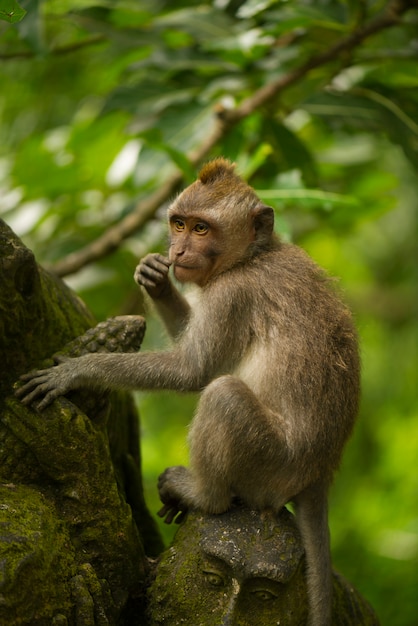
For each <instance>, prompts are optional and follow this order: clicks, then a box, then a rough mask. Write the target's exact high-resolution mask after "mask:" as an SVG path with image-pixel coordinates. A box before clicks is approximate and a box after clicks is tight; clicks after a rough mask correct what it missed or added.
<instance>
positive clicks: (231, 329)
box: [16, 279, 250, 409]
mask: <svg viewBox="0 0 418 626" xmlns="http://www.w3.org/2000/svg"><path fill="white" fill-rule="evenodd" d="M221 283H222V280H221V279H219V280H218V281H217V286H218V285H219V288H218V287H217V286H215V288H214V289H211V290H208V292H206V294H205V299H206V301H205V302H203V303H200V305H199V306H198V307H197V310H196V309H195V310H194V312H193V314H192V315H191V318H190V323H189V325H188V326H187V328H186V330H185V332H184V333H183V334H182V335H181V337H180V340H179V341H178V343H177V344H176V345H175V346H174V348H173V349H172V350H170V351H165V352H143V353H132V354H127V353H124V354H88V355H86V356H82V357H79V358H77V359H65V360H63V361H61V362H60V363H59V364H58V365H56V366H55V367H52V368H49V369H44V370H38V371H33V372H29V373H28V374H25V375H24V376H23V377H22V378H21V380H22V381H23V382H24V383H25V384H24V385H23V386H22V387H21V388H20V389H18V390H17V392H16V395H17V397H19V398H21V399H22V401H23V402H24V403H25V404H31V403H32V402H34V401H35V400H39V399H41V398H43V399H42V400H41V402H40V403H39V405H38V408H39V409H43V408H45V407H46V406H48V405H49V404H50V403H51V402H52V401H53V400H55V398H57V397H59V396H62V395H65V394H66V393H67V392H68V391H71V390H74V389H79V388H81V387H86V388H98V389H173V390H176V391H200V390H201V389H203V388H204V387H205V386H206V385H207V384H208V383H209V382H210V381H211V380H213V378H215V377H216V376H217V375H219V374H222V373H228V372H230V371H231V369H232V368H233V367H234V365H235V364H236V363H237V362H238V360H239V359H240V357H241V356H242V353H243V351H245V350H246V347H247V345H248V342H249V341H250V328H249V324H248V323H247V321H246V320H247V315H246V312H245V308H246V305H245V284H244V289H242V288H241V287H239V286H238V285H236V284H232V285H230V288H229V292H230V295H231V299H227V298H225V296H224V293H225V288H224V286H222V284H221ZM237 291H239V292H240V293H236V292H237ZM234 292H235V293H234ZM237 319H239V320H240V326H242V331H240V332H237V330H236V320H237Z"/></svg>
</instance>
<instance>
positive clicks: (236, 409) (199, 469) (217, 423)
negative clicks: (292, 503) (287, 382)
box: [189, 376, 294, 513]
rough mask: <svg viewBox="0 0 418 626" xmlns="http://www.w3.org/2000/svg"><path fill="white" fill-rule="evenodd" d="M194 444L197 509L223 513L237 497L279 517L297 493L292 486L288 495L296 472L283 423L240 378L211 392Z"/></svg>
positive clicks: (227, 379)
mask: <svg viewBox="0 0 418 626" xmlns="http://www.w3.org/2000/svg"><path fill="white" fill-rule="evenodd" d="M189 441H190V476H189V480H190V482H191V484H192V487H191V491H192V492H193V499H194V505H195V506H196V507H197V508H201V509H202V510H203V511H205V512H207V513H222V512H224V511H225V510H227V509H228V508H229V507H230V505H231V500H232V498H233V496H238V497H239V498H241V499H242V500H243V501H244V502H245V503H246V504H247V505H248V506H250V507H253V508H256V509H263V508H273V509H274V510H276V511H277V510H279V509H280V508H281V507H282V506H283V505H284V504H285V502H286V501H287V499H289V497H290V496H291V495H292V493H294V491H292V490H293V488H294V486H293V485H290V491H289V494H287V488H288V486H289V485H288V482H289V480H290V481H292V480H293V478H286V475H287V476H289V475H291V474H293V472H289V471H287V468H289V461H288V456H289V455H288V451H287V448H286V438H285V432H284V424H283V422H282V419H281V418H280V416H279V415H277V414H275V413H273V412H272V411H270V410H269V409H267V408H266V407H264V406H263V405H262V404H261V403H260V401H259V400H258V398H257V397H256V396H255V395H254V393H253V392H252V391H251V390H250V389H249V388H248V386H247V385H246V384H245V383H244V382H243V381H242V380H240V379H239V378H236V377H233V376H222V377H220V378H217V379H215V380H214V381H213V382H212V383H211V384H210V385H208V386H207V387H206V389H205V390H204V392H203V393H202V396H201V399H200V403H199V406H198V409H197V412H196V415H195V417H194V420H193V422H192V425H191V428H190V434H189ZM281 471H283V476H281V477H280V472H281ZM282 479H283V480H282ZM282 487H283V489H284V490H285V491H286V493H283V490H282Z"/></svg>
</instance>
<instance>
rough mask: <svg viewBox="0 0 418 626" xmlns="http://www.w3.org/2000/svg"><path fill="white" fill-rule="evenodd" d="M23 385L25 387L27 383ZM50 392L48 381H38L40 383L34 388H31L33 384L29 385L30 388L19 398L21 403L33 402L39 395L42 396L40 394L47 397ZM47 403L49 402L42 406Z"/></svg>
mask: <svg viewBox="0 0 418 626" xmlns="http://www.w3.org/2000/svg"><path fill="white" fill-rule="evenodd" d="M25 387H27V385H25ZM50 392H51V388H50V385H49V384H48V383H40V384H37V386H36V387H35V388H33V385H31V386H30V388H28V389H26V390H25V393H24V394H23V395H21V396H20V397H19V398H20V400H21V401H22V403H23V404H26V405H28V404H32V403H33V402H35V400H37V399H38V398H39V397H42V396H45V398H46V397H48V395H49V393H50ZM45 398H44V399H45ZM42 403H43V401H42ZM48 404H49V403H47V404H45V405H44V406H47V405H48Z"/></svg>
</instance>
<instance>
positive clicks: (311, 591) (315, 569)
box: [294, 482, 332, 626]
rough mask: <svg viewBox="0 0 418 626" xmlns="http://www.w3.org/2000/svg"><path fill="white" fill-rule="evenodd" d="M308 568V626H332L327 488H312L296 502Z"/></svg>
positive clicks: (304, 492) (322, 485)
mask: <svg viewBox="0 0 418 626" xmlns="http://www.w3.org/2000/svg"><path fill="white" fill-rule="evenodd" d="M294 502H295V507H296V520H297V523H298V526H299V530H300V532H301V535H302V542H303V545H304V548H305V554H306V564H307V587H308V598H309V609H310V610H309V622H308V624H309V626H330V624H331V614H332V564H331V552H330V537H329V529H328V484H327V483H326V482H324V483H317V484H313V485H311V486H309V487H308V488H306V489H305V490H304V491H302V492H301V493H300V494H298V496H297V497H296V498H294Z"/></svg>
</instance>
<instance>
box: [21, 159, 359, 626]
mask: <svg viewBox="0 0 418 626" xmlns="http://www.w3.org/2000/svg"><path fill="white" fill-rule="evenodd" d="M168 216H169V222H170V230H171V241H170V250H169V259H166V258H165V257H163V256H161V255H148V256H147V257H146V258H145V259H143V260H142V261H141V263H140V264H139V266H138V268H137V270H136V274H135V278H136V280H137V282H138V283H139V284H141V285H143V286H144V287H145V288H146V290H147V291H148V293H149V294H150V295H151V297H152V298H153V299H154V301H155V303H156V305H157V308H158V310H159V312H160V314H161V315H162V317H163V319H164V320H165V322H166V325H167V328H168V330H169V332H170V333H171V335H172V336H173V337H174V338H175V345H174V347H173V349H172V350H169V351H166V352H161V353H141V354H134V355H89V356H87V357H82V358H80V359H78V361H77V362H74V361H71V362H70V363H69V364H68V363H64V364H62V365H60V366H58V367H56V368H53V369H52V370H45V371H40V372H37V373H32V374H31V375H29V376H27V377H26V380H27V381H29V382H27V384H26V385H25V387H24V388H23V390H22V391H21V392H20V395H21V396H23V397H25V401H26V402H31V401H33V400H34V399H35V398H37V397H39V396H45V397H44V400H43V401H42V402H41V407H43V406H46V405H47V404H48V403H49V402H51V401H52V400H53V399H54V398H55V397H57V396H58V395H60V394H62V393H65V392H66V391H68V390H69V389H73V388H74V387H78V386H83V385H86V386H88V385H90V386H100V385H102V386H109V387H125V388H126V387H128V388H141V389H152V388H154V389H155V388H171V389H177V390H180V391H191V390H203V392H202V396H201V399H200V403H199V407H198V409H197V413H196V415H195V417H194V420H193V423H192V425H191V428H190V436H189V440H190V457H191V459H190V470H187V469H185V468H182V467H175V468H170V469H168V470H167V471H166V472H165V473H164V474H163V475H162V476H161V478H160V485H159V487H160V495H161V498H162V500H163V502H164V503H165V506H164V508H163V510H162V513H161V514H162V515H163V516H165V517H166V520H167V521H171V520H172V519H173V518H174V517H175V515H176V514H177V513H178V512H179V511H181V510H185V509H187V508H189V507H198V508H200V509H202V510H203V511H205V512H207V513H221V512H222V511H225V510H226V509H227V508H228V507H229V506H230V504H231V500H232V498H233V497H234V496H238V497H239V498H241V499H242V500H243V501H244V502H245V503H246V504H247V505H248V506H249V507H254V508H257V509H265V508H270V509H274V510H276V511H279V510H280V508H281V507H282V506H284V505H285V504H286V503H287V502H289V501H290V500H292V501H294V503H295V507H296V515H297V521H298V524H299V527H300V530H301V533H302V538H303V542H304V546H305V550H306V556H307V566H308V571H307V581H308V594H309V601H310V622H309V623H310V625H311V626H326V625H329V624H330V623H331V560H330V552H329V536H328V525H327V491H328V486H329V484H330V482H331V479H332V474H333V472H334V470H335V469H336V467H337V466H338V463H339V461H340V458H341V453H342V450H343V447H344V444H345V442H346V440H347V438H348V436H349V434H350V432H351V430H352V427H353V424H354V420H355V417H356V413H357V404H358V393H359V359H358V352H357V341H356V333H355V330H354V328H353V324H352V321H351V316H350V314H349V312H348V311H347V309H346V308H345V307H344V306H343V304H341V302H340V300H339V299H338V297H337V296H336V295H335V293H334V290H333V288H332V285H331V284H330V281H329V280H328V279H327V278H326V277H325V276H324V273H323V271H322V270H321V269H320V268H318V266H317V265H316V264H315V263H314V262H313V261H312V260H311V259H310V258H309V257H308V256H307V255H306V254H305V253H304V252H303V251H302V250H300V249H299V248H297V247H296V246H293V245H288V244H284V243H281V242H280V241H279V240H278V239H277V238H276V237H275V236H274V235H273V211H272V209H271V208H270V207H266V206H264V205H263V204H262V203H261V202H260V200H259V199H258V198H257V196H256V194H255V192H254V191H253V190H252V189H251V188H250V187H249V186H248V185H247V184H246V183H245V182H244V181H242V180H241V179H240V178H239V177H238V176H237V175H236V173H235V171H234V168H233V166H232V165H231V164H230V163H229V162H228V161H226V160H224V159H216V160H215V161H213V162H211V163H209V164H207V165H206V166H205V167H204V168H203V169H202V171H201V173H200V175H199V179H198V180H197V181H196V182H194V183H193V184H192V185H191V186H190V187H188V188H187V189H186V190H185V191H183V193H181V194H180V196H179V197H178V198H177V199H176V200H175V201H174V203H173V204H172V206H171V207H170V208H169V211H168ZM170 264H171V265H173V269H174V275H175V276H176V277H177V278H178V279H179V280H181V281H182V282H194V283H196V284H197V285H198V286H199V287H200V290H199V298H198V300H197V302H196V303H195V305H194V306H192V307H191V306H190V305H189V303H188V302H187V300H186V299H185V298H184V297H183V296H182V295H181V294H180V292H178V291H177V289H176V288H175V287H174V285H173V283H172V282H171V280H170V279H169V277H168V269H169V266H170Z"/></svg>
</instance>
